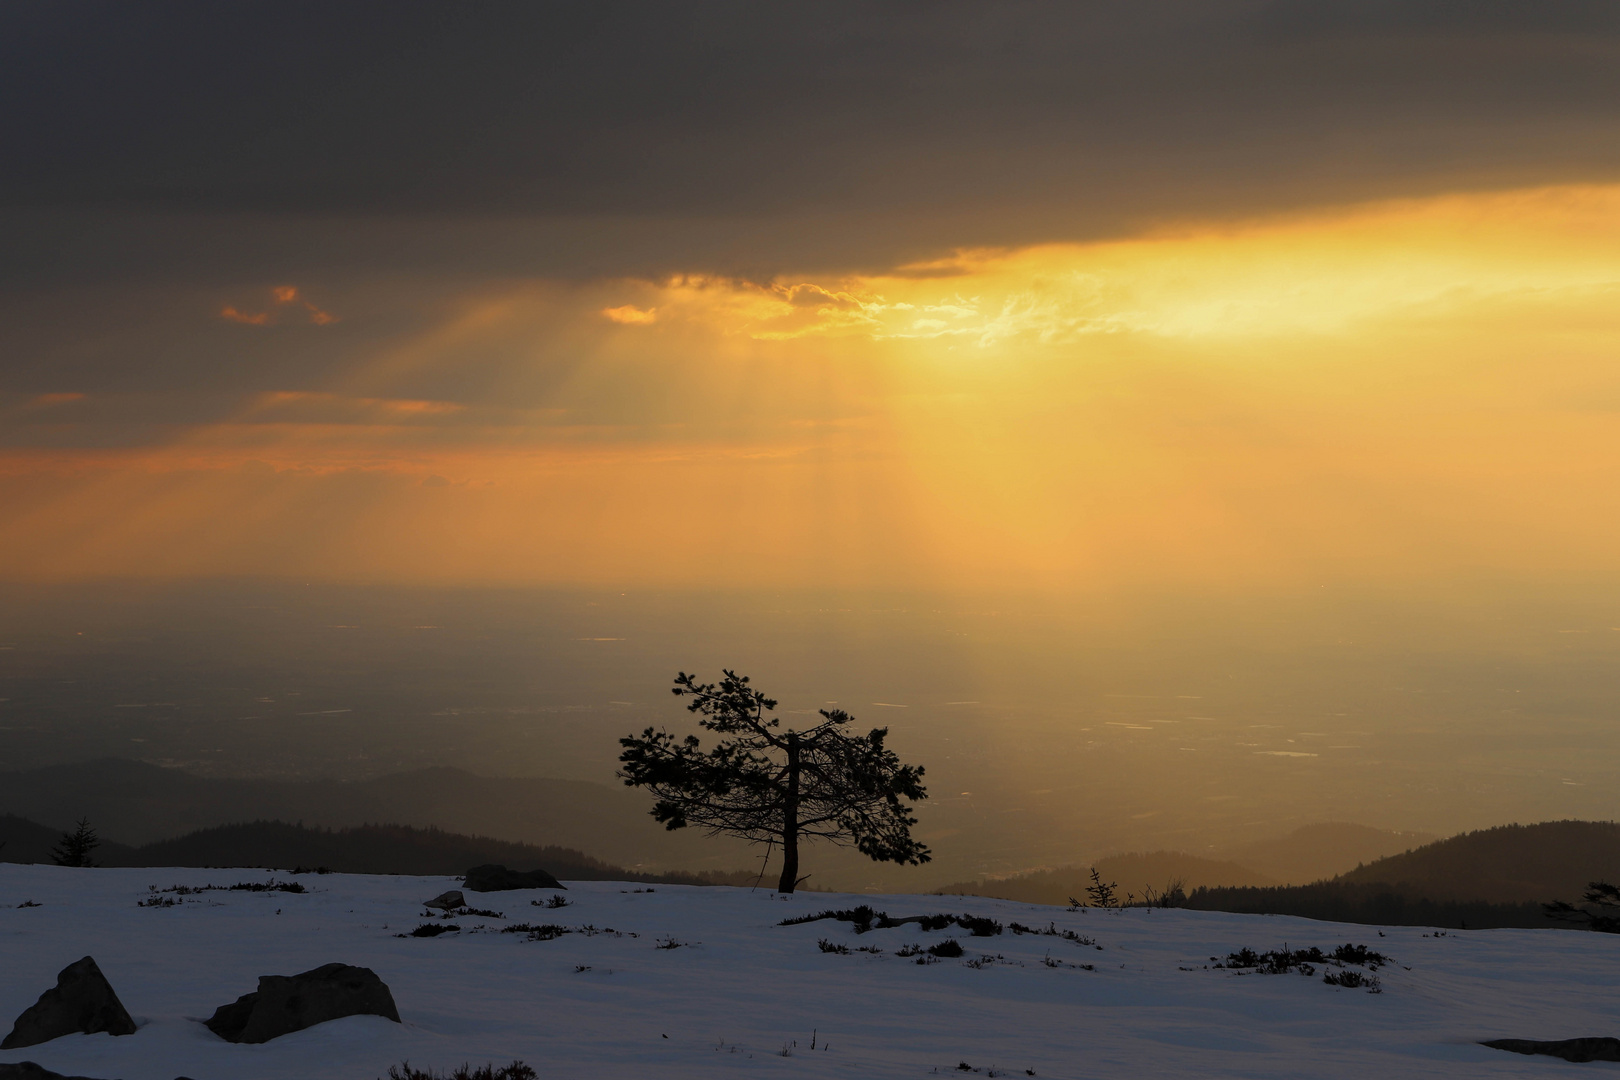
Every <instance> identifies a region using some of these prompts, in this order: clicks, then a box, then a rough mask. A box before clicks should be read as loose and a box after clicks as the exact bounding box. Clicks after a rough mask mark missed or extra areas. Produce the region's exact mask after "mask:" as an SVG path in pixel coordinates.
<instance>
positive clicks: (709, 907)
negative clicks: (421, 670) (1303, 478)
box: [0, 864, 1620, 1080]
mask: <svg viewBox="0 0 1620 1080" xmlns="http://www.w3.org/2000/svg"><path fill="white" fill-rule="evenodd" d="M277 876H278V877H283V878H285V876H284V875H277ZM266 877H267V875H266V874H265V872H263V871H247V870H149V869H146V870H109V869H98V870H71V869H64V868H58V867H41V866H18V865H11V864H0V1034H3V1033H4V1032H5V1031H9V1030H10V1023H11V1021H12V1019H13V1018H15V1017H16V1015H17V1014H18V1013H20V1012H21V1011H22V1010H23V1009H25V1008H26V1007H28V1006H29V1005H31V1004H33V1002H34V1000H35V999H36V998H37V997H38V995H39V994H40V992H41V991H42V990H44V989H46V988H47V987H49V986H52V985H54V981H55V978H56V973H57V971H59V970H60V969H61V968H63V967H64V966H66V965H67V964H69V963H71V962H72V961H74V960H77V959H78V958H79V957H81V956H84V955H86V954H88V955H91V956H94V957H95V959H96V962H97V963H98V964H99V965H100V966H101V969H102V970H103V971H104V972H105V973H106V975H107V977H108V979H109V980H110V981H111V983H112V985H113V987H114V989H115V990H116V991H117V992H118V994H119V996H120V997H121V998H122V1000H123V1002H124V1005H125V1006H126V1007H127V1008H128V1009H129V1011H130V1013H131V1014H132V1015H133V1016H134V1017H135V1019H136V1022H137V1023H138V1024H139V1025H140V1030H139V1031H138V1032H136V1034H134V1035H130V1036H124V1037H121V1038H113V1037H111V1036H107V1035H74V1036H69V1037H67V1038H63V1039H58V1040H56V1041H54V1042H50V1043H46V1044H43V1045H39V1046H32V1047H28V1048H25V1049H21V1050H11V1051H4V1052H0V1061H5V1062H16V1061H24V1060H33V1061H37V1062H39V1063H40V1064H42V1065H44V1066H46V1067H47V1068H50V1069H54V1070H56V1071H58V1072H63V1073H69V1074H83V1075H87V1076H93V1077H109V1078H123V1080H173V1078H174V1077H176V1076H182V1075H183V1076H189V1077H195V1078H196V1080H252V1078H256V1077H285V1078H295V1077H296V1078H299V1080H317V1078H332V1080H338V1078H342V1080H372V1078H374V1077H378V1076H380V1075H382V1074H383V1073H384V1072H385V1071H386V1070H387V1067H388V1066H389V1065H390V1064H391V1063H395V1062H398V1061H400V1060H402V1059H406V1058H408V1059H410V1061H411V1062H412V1064H414V1065H417V1066H419V1067H426V1066H432V1067H436V1068H441V1069H442V1068H446V1067H450V1066H454V1065H458V1064H460V1063H461V1062H463V1061H470V1062H472V1063H473V1064H475V1065H476V1064H479V1063H482V1062H497V1063H503V1064H504V1063H505V1062H508V1061H510V1060H511V1059H513V1058H522V1059H524V1060H525V1061H527V1062H528V1063H529V1064H530V1065H533V1066H535V1067H536V1068H537V1069H538V1070H539V1072H540V1075H541V1076H542V1077H552V1076H557V1077H590V1078H613V1077H627V1078H628V1077H634V1078H636V1080H648V1078H659V1080H662V1078H675V1077H704V1078H712V1077H725V1076H736V1077H782V1078H789V1077H791V1078H800V1077H804V1078H814V1077H851V1076H859V1077H922V1076H932V1075H935V1074H936V1071H937V1074H940V1075H943V1074H947V1073H954V1074H957V1075H962V1076H967V1075H970V1074H968V1073H965V1072H959V1071H958V1066H959V1065H961V1064H963V1063H966V1064H967V1065H969V1066H971V1067H973V1068H976V1069H979V1070H981V1072H980V1075H986V1074H988V1073H990V1071H991V1070H994V1071H995V1073H996V1074H997V1075H1003V1076H1024V1075H1026V1070H1034V1075H1036V1076H1040V1077H1049V1078H1082V1077H1084V1078H1091V1077H1129V1078H1131V1080H1141V1078H1144V1077H1220V1076H1233V1077H1291V1078H1292V1077H1339V1076H1343V1077H1354V1078H1356V1080H1366V1078H1368V1077H1376V1078H1378V1080H1395V1078H1398V1077H1437V1076H1458V1077H1464V1076H1466V1077H1481V1076H1551V1075H1573V1072H1572V1070H1576V1069H1584V1070H1587V1071H1588V1072H1600V1073H1602V1072H1614V1071H1615V1070H1617V1069H1620V1066H1616V1065H1608V1064H1601V1063H1598V1064H1589V1065H1578V1066H1577V1065H1570V1064H1566V1063H1564V1062H1562V1061H1558V1060H1554V1059H1551V1058H1531V1057H1522V1056H1519V1055H1515V1054H1507V1053H1502V1052H1500V1051H1495V1050H1489V1049H1486V1048H1484V1047H1481V1046H1478V1045H1476V1041H1477V1040H1479V1039H1486V1038H1499V1037H1523V1038H1540V1039H1554V1038H1568V1037H1574V1036H1582V1035H1620V964H1617V963H1616V961H1617V960H1620V937H1617V936H1608V935H1601V934H1590V933H1581V932H1574V931H1551V930H1484V931H1449V932H1447V933H1446V935H1445V936H1443V937H1438V936H1426V933H1427V932H1426V931H1425V930H1424V929H1422V928H1413V927H1396V928H1389V927H1386V928H1385V929H1384V934H1385V935H1386V936H1384V937H1379V935H1378V930H1377V929H1376V928H1373V927H1365V926H1343V925H1335V924H1330V923H1316V922H1309V921H1306V920H1302V919H1288V918H1280V917H1270V916H1250V915H1226V914H1218V913H1210V912H1194V911H1166V910H1154V911H1149V910H1143V909H1134V910H1128V911H1124V912H1118V913H1108V912H1100V911H1089V912H1068V911H1065V910H1063V909H1061V908H1044V907H1035V906H1032V905H1028V904H1015V903H1011V902H1007V901H998V900H979V899H974V898H967V897H935V896H881V897H878V896H858V897H854V896H841V895H829V894H825V893H801V894H799V895H797V896H794V897H791V898H789V899H786V900H784V899H781V898H777V897H775V896H774V895H773V894H772V893H770V892H767V891H763V890H761V891H758V892H750V891H749V890H747V889H724V888H702V889H700V888H685V887H678V886H657V887H656V891H648V892H642V891H637V890H639V889H641V888H642V886H638V885H630V884H619V883H611V882H578V883H571V884H570V887H569V892H568V893H567V896H568V898H569V899H570V901H572V902H571V903H570V905H569V906H568V907H565V908H560V909H547V908H541V907H535V906H532V905H531V903H530V901H531V900H534V899H539V900H542V901H543V900H545V899H547V898H549V897H550V896H551V895H553V894H552V893H551V892H550V891H547V890H531V891H524V892H511V893H490V894H475V893H469V894H467V895H468V900H469V902H470V903H472V904H473V905H474V906H480V907H488V908H493V909H495V910H497V911H500V912H503V913H504V914H505V916H506V918H505V920H504V921H503V920H497V919H491V918H480V917H470V918H469V917H462V918H459V919H457V920H455V921H456V922H457V923H458V924H459V925H460V926H462V927H463V928H464V929H463V931H462V932H460V933H450V934H444V935H442V936H439V937H436V938H410V937H407V938H399V937H395V936H394V935H395V934H398V933H400V932H402V931H409V930H411V929H413V928H415V927H417V926H418V925H419V924H421V923H422V922H423V921H424V920H423V919H422V918H421V915H422V913H423V909H422V906H421V901H423V900H426V899H428V898H430V897H432V896H434V895H435V894H437V893H439V892H441V891H443V890H445V889H448V888H453V887H455V884H456V882H455V881H454V879H451V878H408V877H367V876H360V875H341V874H331V875H325V876H315V875H305V876H303V877H301V878H299V879H297V880H299V881H302V882H303V883H304V885H305V886H306V887H307V888H308V889H309V890H310V891H309V892H307V893H305V894H303V895H291V894H286V893H279V892H272V893H245V892H206V893H201V894H197V895H193V896H189V897H185V898H184V900H185V901H186V902H184V903H182V904H180V905H179V906H177V907H139V906H137V903H138V902H139V901H140V900H142V899H144V898H146V897H147V896H149V895H150V894H149V890H148V886H150V885H157V886H159V887H160V888H166V887H168V886H171V885H175V884H184V885H191V886H196V885H203V884H208V883H212V884H216V885H230V884H233V883H235V882H238V881H244V880H251V881H262V880H264V879H265V878H266ZM24 901H33V902H34V903H37V904H38V905H40V906H38V907H27V908H19V907H18V906H17V905H19V904H21V903H23V902H24ZM862 903H866V904H871V905H872V906H874V907H876V908H878V909H880V910H886V911H887V912H888V913H889V914H890V915H891V916H896V917H899V916H905V915H920V914H932V913H936V912H947V911H948V912H956V913H961V912H967V913H971V914H973V915H980V916H988V917H991V918H993V919H996V920H998V921H1000V922H1001V923H1003V924H1007V923H1011V922H1015V921H1016V922H1019V923H1023V924H1026V925H1030V926H1039V927H1042V928H1045V927H1046V926H1047V925H1048V924H1049V923H1052V924H1055V926H1056V928H1057V929H1059V930H1064V929H1068V930H1073V931H1076V932H1077V933H1078V934H1081V935H1085V936H1089V937H1092V938H1095V940H1096V943H1097V944H1099V945H1101V946H1102V948H1101V949H1100V950H1099V949H1097V948H1095V947H1093V946H1090V945H1082V944H1077V943H1075V942H1073V941H1070V940H1066V939H1063V938H1060V937H1053V936H1033V935H1017V934H1014V933H1013V932H1011V931H1010V930H1009V931H1007V932H1005V933H1003V934H1001V935H999V936H996V937H989V938H985V937H970V936H968V935H967V934H966V933H965V932H964V931H962V930H961V929H960V928H957V927H951V928H950V929H948V930H943V931H935V932H931V933H929V932H923V931H920V930H919V929H918V927H917V926H916V925H914V924H912V925H907V926H904V927H900V928H896V929H887V930H873V931H871V932H869V933H866V934H860V935H857V934H856V933H855V931H854V929H853V928H852V927H851V925H850V924H848V923H841V922H833V921H821V922H813V923H808V924H804V925H799V926H780V925H778V924H779V923H780V922H781V920H782V919H784V918H786V917H789V916H796V915H803V914H807V913H811V912H815V911H819V910H822V909H825V908H829V907H848V906H853V905H856V904H862ZM518 921H526V922H530V923H536V924H539V923H556V924H562V925H565V926H569V927H574V928H579V927H584V926H594V927H596V928H597V929H598V930H602V931H606V930H607V929H608V928H612V929H613V930H614V931H617V933H608V932H602V933H596V934H594V935H593V934H588V933H582V932H576V933H570V934H567V935H564V936H562V937H558V938H556V939H554V940H549V941H529V940H525V936H524V935H522V934H502V933H498V932H494V931H495V929H496V928H498V927H500V926H501V925H503V922H504V923H512V922H518ZM478 927H484V928H487V930H488V931H489V932H478V933H474V932H471V931H473V930H474V929H475V928H478ZM948 937H954V938H956V939H957V940H959V941H960V942H961V943H962V944H963V945H964V946H965V947H966V948H967V954H966V955H965V956H964V957H962V958H961V959H954V960H942V961H940V962H938V963H933V964H928V965H919V964H917V963H916V962H915V961H914V960H911V959H903V958H900V957H897V956H895V955H894V953H895V951H896V950H897V949H900V948H901V947H902V946H905V945H908V944H913V943H916V944H921V945H923V946H928V945H931V944H936V943H938V942H941V941H943V940H944V939H946V938H948ZM822 938H826V939H829V940H830V941H831V942H834V943H841V944H845V945H848V946H849V947H850V948H851V949H856V948H860V947H875V948H878V949H881V950H882V953H881V954H873V953H863V952H851V953H849V954H848V955H840V954H837V953H824V952H822V951H821V950H820V949H819V948H818V945H817V942H818V940H819V939H822ZM671 939H673V940H674V941H675V942H679V943H681V944H680V947H678V948H660V947H659V946H660V945H661V944H666V945H667V944H668V943H669V942H670V940H671ZM1346 942H1356V943H1366V944H1369V945H1371V946H1373V947H1374V948H1376V949H1379V950H1382V951H1384V952H1385V953H1387V954H1389V955H1390V956H1391V957H1392V959H1393V960H1394V961H1396V962H1395V963H1392V964H1390V965H1389V966H1386V967H1384V968H1383V969H1382V970H1381V971H1379V973H1378V974H1379V977H1380V979H1381V981H1382V984H1383V992H1382V993H1380V994H1369V993H1366V992H1364V991H1361V990H1345V989H1339V988H1336V987H1332V986H1328V985H1325V984H1324V983H1323V982H1322V978H1321V972H1318V973H1317V974H1316V975H1315V976H1313V977H1308V978H1307V977H1301V976H1299V975H1294V974H1290V975H1262V974H1236V973H1234V972H1232V971H1229V970H1221V969H1215V968H1209V967H1206V966H1205V965H1208V964H1209V961H1210V957H1211V956H1224V955H1225V954H1226V953H1228V952H1231V951H1233V950H1235V949H1239V948H1242V947H1244V946H1249V947H1252V948H1254V949H1274V948H1278V947H1280V946H1282V945H1283V944H1284V943H1287V944H1289V945H1292V946H1294V947H1296V948H1298V947H1307V946H1311V945H1319V946H1323V947H1325V948H1327V947H1332V946H1335V945H1340V944H1344V943H1346ZM985 955H989V956H990V957H992V958H993V960H992V962H990V963H982V964H978V965H976V966H969V964H968V961H973V960H976V959H977V958H979V957H983V956H985ZM1048 956H1049V957H1050V958H1051V959H1052V960H1053V961H1056V962H1057V963H1058V965H1059V966H1056V967H1053V966H1049V965H1048V964H1046V963H1045V962H1043V961H1044V960H1045V959H1046V958H1047V957H1048ZM332 961H341V962H343V963H348V964H358V965H362V966H365V967H369V968H372V969H374V970H375V971H376V972H377V973H378V974H379V975H380V976H381V977H382V978H383V980H384V981H385V982H387V983H388V985H389V986H390V988H391V989H392V990H393V994H394V998H395V1000H396V1002H397V1003H398V1005H399V1012H400V1016H401V1017H402V1018H403V1019H404V1023H403V1024H394V1023H391V1022H389V1021H387V1020H383V1019H380V1018H376V1017H352V1018H349V1019H345V1020H338V1021H334V1022H331V1023H328V1024H323V1025H319V1026H317V1027H315V1028H312V1029H309V1030H307V1031H303V1032H298V1033H295V1034H293V1035H288V1036H285V1037H283V1038H280V1039H276V1040H274V1041H272V1042H269V1043H266V1044H263V1045H258V1046H246V1045H234V1044H231V1043H227V1042H224V1041H223V1040H221V1039H219V1038H217V1037H215V1036H214V1035H213V1034H212V1033H210V1032H209V1031H208V1029H207V1028H205V1027H203V1025H202V1024H201V1023H199V1022H198V1020H199V1019H200V1018H206V1017H207V1016H209V1015H210V1014H211V1013H212V1012H213V1010H214V1007H215V1006H217V1005H220V1004H223V1003H225V1002H228V1001H233V1000H235V999H236V997H237V996H238V995H240V994H244V993H247V992H248V991H250V990H253V989H254V988H255V986H256V981H257V977H258V976H259V975H262V974H283V975H285V974H293V973H296V972H299V971H304V970H306V969H309V968H313V967H316V966H318V965H321V964H324V963H328V962H332ZM1081 964H1090V965H1092V969H1091V970H1086V969H1085V968H1082V967H1080V966H1078V965H1081ZM1187 969H1191V970H1187ZM812 1038H814V1040H815V1049H814V1050H812V1049H811V1041H812ZM784 1047H786V1048H787V1050H788V1051H789V1055H790V1056H784V1055H783V1053H782V1051H783V1049H784Z"/></svg>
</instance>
